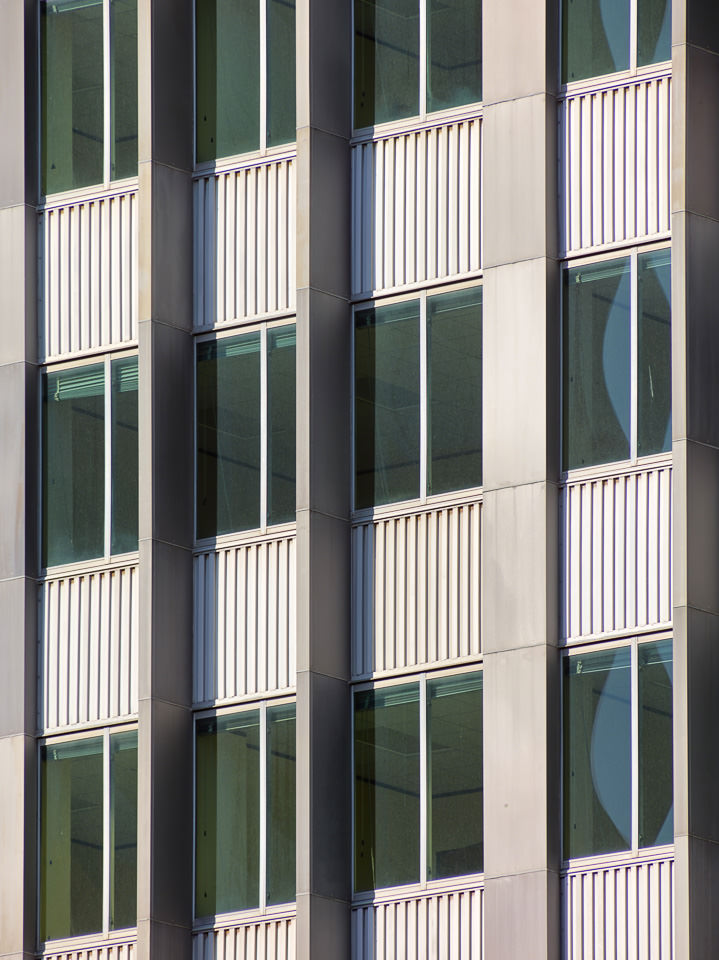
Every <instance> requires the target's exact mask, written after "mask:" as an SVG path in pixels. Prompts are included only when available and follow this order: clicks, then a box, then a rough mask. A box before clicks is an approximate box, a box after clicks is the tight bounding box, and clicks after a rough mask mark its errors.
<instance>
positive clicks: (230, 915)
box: [192, 693, 297, 933]
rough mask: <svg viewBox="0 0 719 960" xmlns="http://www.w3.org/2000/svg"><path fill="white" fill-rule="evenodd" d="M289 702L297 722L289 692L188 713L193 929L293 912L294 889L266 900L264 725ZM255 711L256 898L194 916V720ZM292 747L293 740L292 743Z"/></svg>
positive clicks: (195, 807) (266, 848)
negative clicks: (251, 903)
mask: <svg viewBox="0 0 719 960" xmlns="http://www.w3.org/2000/svg"><path fill="white" fill-rule="evenodd" d="M286 705H292V706H294V708H295V723H296V722H297V697H296V695H295V694H294V693H293V694H290V695H289V696H288V695H285V694H283V695H282V696H278V697H265V698H264V699H262V700H244V701H241V702H239V703H233V704H229V705H227V706H225V705H224V704H223V705H222V706H221V707H212V708H209V709H206V710H195V711H194V712H193V716H192V931H193V933H197V932H199V931H202V930H213V929H215V928H217V927H218V926H223V925H226V924H228V923H232V922H233V921H235V920H242V919H246V918H248V917H259V916H262V917H274V918H278V917H284V916H294V914H295V910H296V902H297V901H296V892H295V900H288V901H287V902H286V903H278V904H268V903H267V851H268V843H267V839H268V829H267V797H268V789H267V787H268V777H267V770H268V763H267V753H268V751H267V742H268V726H267V711H268V709H271V708H272V707H281V706H286ZM255 711H258V712H259V715H260V733H259V737H260V759H259V785H260V796H259V800H260V802H259V810H260V820H259V825H258V829H259V834H260V838H259V869H258V883H259V898H258V905H257V906H256V907H248V908H247V909H244V910H228V911H226V912H224V913H215V914H209V915H205V916H201V917H198V916H197V915H196V912H195V911H196V909H197V902H196V883H197V722H198V720H207V719H211V718H212V717H218V718H222V717H229V716H233V715H236V714H240V713H252V712H255ZM295 750H296V744H295Z"/></svg>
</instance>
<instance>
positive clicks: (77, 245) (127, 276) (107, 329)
mask: <svg viewBox="0 0 719 960" xmlns="http://www.w3.org/2000/svg"><path fill="white" fill-rule="evenodd" d="M137 230H138V223H137V192H136V191H135V190H130V191H125V192H124V193H118V194H114V195H111V196H103V197H98V198H95V199H87V200H78V201H76V202H74V203H70V204H65V205H62V206H52V207H47V208H45V209H44V210H43V211H42V212H41V213H40V218H39V238H38V240H39V242H38V260H39V263H38V281H39V291H38V296H39V304H38V325H39V337H38V340H39V343H38V351H39V358H40V360H49V359H55V358H58V357H64V356H67V355H72V354H76V353H80V352H82V351H85V350H96V349H99V348H103V347H109V346H117V345H121V344H124V343H128V342H134V341H135V340H136V339H137Z"/></svg>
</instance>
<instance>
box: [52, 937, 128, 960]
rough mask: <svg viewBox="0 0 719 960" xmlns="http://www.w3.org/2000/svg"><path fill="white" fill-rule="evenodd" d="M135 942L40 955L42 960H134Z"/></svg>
mask: <svg viewBox="0 0 719 960" xmlns="http://www.w3.org/2000/svg"><path fill="white" fill-rule="evenodd" d="M136 955H137V950H136V947H135V942H134V941H130V942H114V943H102V944H98V945H96V946H92V947H73V948H72V949H70V950H60V951H56V950H52V951H46V952H44V953H43V954H41V956H42V958H43V960H135V956H136Z"/></svg>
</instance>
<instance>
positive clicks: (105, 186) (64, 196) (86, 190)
mask: <svg viewBox="0 0 719 960" xmlns="http://www.w3.org/2000/svg"><path fill="white" fill-rule="evenodd" d="M137 189H138V178H137V177H128V178H127V179H126V180H113V181H112V182H111V183H99V184H97V183H96V184H92V185H91V186H89V187H78V188H77V189H76V190H65V191H64V192H63V193H51V194H48V196H46V197H44V198H41V199H40V202H39V203H38V213H45V211H47V210H57V209H58V208H60V207H72V206H74V205H75V204H77V203H88V202H91V201H94V200H112V199H113V197H123V196H125V195H126V194H128V193H136V192H137Z"/></svg>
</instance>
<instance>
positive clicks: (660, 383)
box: [637, 250, 672, 456]
mask: <svg viewBox="0 0 719 960" xmlns="http://www.w3.org/2000/svg"><path fill="white" fill-rule="evenodd" d="M637 265H638V273H639V276H638V283H637V293H638V330H637V336H638V354H639V357H638V364H639V371H638V377H637V419H638V423H637V452H638V454H639V456H647V455H649V454H653V453H663V452H664V451H666V450H671V446H672V331H671V301H672V296H671V253H670V251H669V250H657V251H653V252H651V253H644V254H640V256H639V257H638V258H637Z"/></svg>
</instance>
